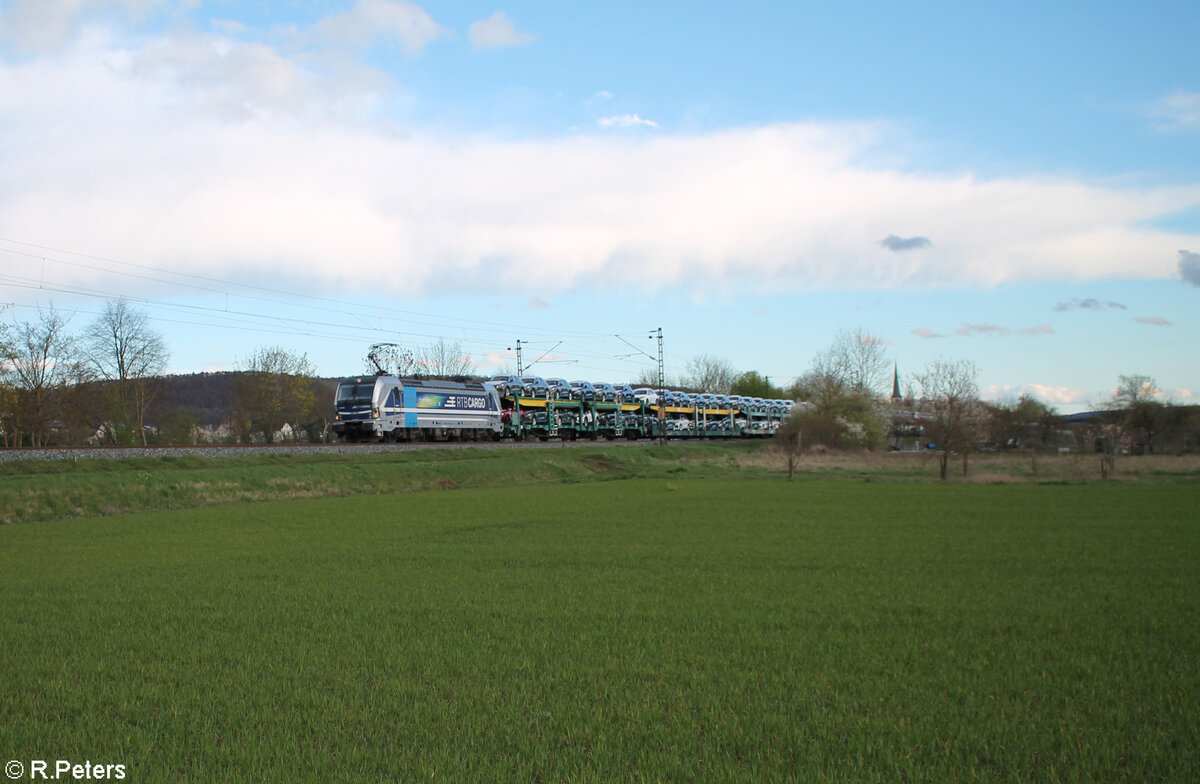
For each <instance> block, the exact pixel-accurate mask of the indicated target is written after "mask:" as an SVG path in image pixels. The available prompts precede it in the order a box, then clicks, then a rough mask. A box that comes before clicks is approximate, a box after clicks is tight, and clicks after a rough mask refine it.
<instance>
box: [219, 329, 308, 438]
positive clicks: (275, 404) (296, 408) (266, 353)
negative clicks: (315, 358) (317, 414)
mask: <svg viewBox="0 0 1200 784" xmlns="http://www.w3.org/2000/svg"><path fill="white" fill-rule="evenodd" d="M241 370H242V376H241V378H240V381H239V383H238V389H237V392H238V401H237V406H236V408H237V411H238V414H239V416H241V417H242V418H243V419H244V420H245V421H246V422H247V423H249V427H250V428H251V429H253V430H254V431H255V432H258V433H261V434H262V437H263V439H264V440H265V441H266V442H267V443H272V442H273V441H274V440H275V434H276V433H277V432H279V431H280V429H281V428H282V427H283V425H284V423H287V422H288V421H289V420H290V421H291V422H292V423H294V424H296V425H298V424H300V423H301V422H304V421H305V420H307V419H308V418H309V417H311V415H312V412H313V408H314V406H315V405H316V397H315V395H314V392H313V375H314V373H315V371H314V369H313V366H312V365H311V364H310V363H309V361H308V355H307V354H295V353H292V352H290V351H288V350H286V349H284V348H281V347H279V346H264V347H261V348H259V349H257V350H256V351H255V352H254V353H253V354H251V355H250V357H249V358H248V359H247V360H246V362H245V364H244V366H243V367H242V368H241Z"/></svg>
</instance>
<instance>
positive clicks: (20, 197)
mask: <svg viewBox="0 0 1200 784" xmlns="http://www.w3.org/2000/svg"><path fill="white" fill-rule="evenodd" d="M129 2H130V3H133V0H129ZM37 7H38V6H37V5H36V4H29V3H21V4H17V5H15V6H13V8H14V10H13V11H10V12H8V13H6V14H5V15H4V17H3V22H4V25H5V27H4V33H5V34H6V35H11V34H13V33H14V32H15V31H16V21H14V20H17V10H21V9H26V10H28V9H35V8H37ZM29 13H33V11H29ZM17 21H19V20H17ZM488 21H489V22H493V23H495V22H497V21H499V22H506V21H507V20H505V19H504V18H503V16H502V15H501V16H500V17H499V18H498V17H496V16H493V17H492V19H491V20H488ZM81 24H84V22H80V21H78V20H72V26H73V27H72V29H76V28H78V27H79V25H81ZM509 24H511V23H509ZM493 27H494V28H496V29H499V28H500V27H503V25H500V24H493ZM486 29H487V28H484V30H485V32H486ZM214 30H217V31H218V32H210V33H202V32H199V31H196V30H193V29H186V30H183V31H181V32H177V33H162V34H158V35H154V36H147V37H145V38H144V39H140V40H139V39H136V38H133V37H130V36H118V35H113V34H112V32H111V31H108V30H106V29H104V28H99V27H95V28H87V30H86V31H85V32H83V33H79V34H78V35H76V36H74V37H71V36H70V35H69V34H68V33H65V32H58V33H55V35H54V36H51V37H52V38H54V40H55V41H56V42H57V46H56V47H51V46H49V44H47V45H46V46H45V47H44V48H43V50H42V51H41V52H39V53H37V54H34V55H28V56H24V57H22V58H21V59H20V61H19V62H18V61H14V60H0V147H3V149H5V150H7V151H9V152H8V154H6V155H4V156H3V157H0V228H2V229H3V231H2V232H0V236H7V237H8V238H10V239H17V240H21V241H25V242H33V243H38V244H43V245H49V246H52V247H59V248H66V249H69V250H74V251H81V252H85V253H90V254H95V255H102V256H109V257H115V258H120V259H122V260H125V261H130V262H136V263H142V264H153V265H154V266H157V267H164V268H170V269H174V270H179V271H184V272H203V273H205V274H208V275H213V276H217V277H231V278H244V277H245V276H246V275H247V272H248V271H252V272H253V274H254V275H255V276H257V277H259V278H265V279H271V280H276V279H287V280H290V281H307V282H310V283H311V284H313V285H318V286H321V287H322V289H323V290H325V291H334V290H336V291H343V292H354V291H376V292H383V293H390V294H394V295H398V296H415V295H419V294H422V293H427V292H431V291H459V290H489V291H490V290H503V289H506V288H508V289H510V290H520V289H521V288H522V286H523V283H522V281H524V280H525V279H526V278H527V276H528V275H529V271H530V270H535V269H536V270H538V271H539V272H538V283H539V286H540V287H542V289H543V290H544V291H546V292H547V293H548V294H553V293H555V292H556V291H564V290H569V289H572V288H581V287H589V286H597V285H599V286H609V287H621V286H629V287H636V288H638V289H641V288H644V287H649V288H651V289H660V290H661V289H668V288H678V287H679V286H681V285H682V286H684V287H685V288H688V289H693V290H706V291H723V290H727V289H728V287H730V286H739V287H744V286H757V287H762V288H769V289H772V290H788V289H790V290H804V289H807V290H812V289H823V288H833V287H839V288H858V289H871V288H877V289H883V288H889V287H925V288H938V287H959V286H994V285H997V284H1001V283H1006V282H1021V281H1041V280H1081V281H1082V280H1092V279H1112V278H1122V277H1139V278H1144V277H1157V278H1170V277H1175V276H1176V275H1179V274H1183V275H1184V277H1185V279H1187V278H1188V276H1189V275H1194V272H1193V270H1194V268H1195V267H1194V259H1192V257H1191V256H1189V257H1187V258H1184V259H1182V260H1180V262H1179V264H1178V267H1177V265H1176V264H1175V262H1174V261H1173V259H1174V258H1175V256H1176V253H1177V249H1178V248H1180V247H1189V246H1190V247H1196V246H1200V236H1196V235H1188V234H1182V233H1172V232H1167V231H1159V230H1155V229H1152V228H1147V227H1148V226H1150V225H1151V224H1152V222H1153V221H1154V220H1155V219H1156V218H1158V217H1161V216H1165V215H1170V214H1174V213H1178V212H1180V211H1182V210H1186V209H1191V208H1194V207H1196V206H1197V205H1200V184H1195V185H1189V186H1177V187H1162V188H1150V189H1146V188H1124V187H1117V186H1112V185H1109V186H1100V185H1095V184H1091V183H1087V182H1083V181H1079V180H1072V179H1065V178H1055V179H1051V178H1046V177H1028V178H990V179H988V178H981V177H977V176H975V175H972V174H970V173H962V172H950V173H936V172H932V173H931V172H928V171H925V170H920V171H918V170H916V167H915V166H914V170H913V171H907V170H905V169H903V168H897V166H896V160H897V157H896V156H897V153H896V149H900V148H901V147H902V146H903V145H897V146H896V147H895V148H893V147H892V146H891V145H890V140H889V136H888V132H887V129H886V128H884V127H881V126H879V125H877V124H871V123H861V124H859V123H817V122H795V123H784V124H776V125H769V126H756V127H742V128H732V129H727V130H722V131H714V132H707V133H694V134H690V135H683V134H675V133H670V132H664V131H663V130H662V129H661V128H660V129H658V131H657V132H655V133H653V134H610V133H605V132H603V130H602V129H597V130H595V132H593V133H566V132H564V135H562V136H560V137H557V138H535V139H516V140H514V139H511V138H505V137H491V136H489V135H487V134H479V135H466V134H461V135H458V136H447V135H446V134H445V133H440V132H438V133H435V132H432V131H429V130H426V129H425V128H423V127H421V126H420V125H419V124H409V125H405V126H400V125H398V124H397V123H396V122H395V121H394V120H393V119H392V115H391V114H390V112H389V108H390V107H392V106H394V104H395V103H396V102H397V101H403V100H404V98H403V96H404V91H403V89H402V87H400V86H399V85H397V84H396V77H395V76H393V75H392V74H389V73H385V72H383V71H380V70H377V69H374V68H372V67H371V66H369V65H367V64H366V61H365V60H364V59H361V58H360V59H357V60H356V59H355V58H353V57H350V56H348V54H347V51H348V50H346V49H345V48H344V47H348V46H368V47H393V48H397V49H398V50H399V51H400V52H401V53H403V54H404V55H405V56H407V57H418V56H420V55H421V53H422V51H423V50H424V49H425V48H426V47H428V46H429V45H430V44H431V42H433V41H437V40H440V39H443V38H447V37H448V31H446V30H445V29H444V28H442V27H441V26H440V25H438V24H437V23H436V22H434V21H433V20H432V19H430V18H429V17H428V15H426V14H425V13H424V11H422V10H421V9H420V8H419V7H417V6H415V5H412V4H411V3H405V2H398V1H397V0H359V2H357V3H355V4H354V5H353V6H351V7H350V9H349V10H347V11H345V12H343V13H340V14H337V15H333V16H330V17H327V18H326V19H323V20H320V21H318V22H316V23H314V24H312V25H311V26H310V27H309V28H307V29H304V30H298V31H293V34H292V36H291V37H290V38H287V40H286V41H284V42H277V41H274V40H267V39H263V40H248V36H246V35H245V34H244V33H242V34H238V32H239V31H238V28H237V27H236V26H230V25H223V26H222V25H216V26H214ZM220 31H224V32H220ZM480 35H483V36H484V37H483V39H482V40H492V41H499V40H502V39H503V38H504V36H503V35H498V36H497V37H495V38H492V39H487V38H486V35H484V34H483V33H480ZM55 36H57V37H55ZM64 37H65V39H66V41H67V42H66V43H63V41H64ZM600 123H601V125H604V126H607V127H609V128H622V127H638V126H648V127H656V123H655V122H654V121H652V120H646V119H644V118H642V117H641V116H639V115H637V114H632V115H614V116H612V117H607V118H603V119H602V120H601V121H600ZM873 160H888V161H889V164H888V165H887V166H882V165H872V163H871V161H873ZM918 225H919V226H921V227H922V229H923V230H925V231H926V232H928V235H929V236H935V237H937V238H938V242H937V244H936V246H935V245H934V244H933V243H932V242H930V241H929V239H928V237H926V236H919V237H909V238H903V237H900V236H898V235H895V234H892V233H891V230H892V229H893V228H894V227H896V226H918ZM879 237H887V239H885V240H883V241H882V242H881V241H880V240H879ZM917 249H919V250H920V252H919V253H917V252H901V251H912V250H917ZM1193 255H1194V254H1193ZM79 274H80V279H79V281H78V282H79V283H80V284H81V285H82V284H84V283H86V282H87V280H86V279H87V277H88V275H89V274H90V273H88V272H86V271H81V272H80V273H79ZM97 274H98V273H97ZM1073 302H1085V301H1082V300H1080V301H1073ZM1065 304H1067V303H1064V305H1065ZM1075 306H1077V307H1086V306H1084V305H1082V304H1080V305H1075ZM976 326H978V325H976ZM971 331H972V332H974V333H979V332H981V330H979V329H975V328H974V327H972V328H971Z"/></svg>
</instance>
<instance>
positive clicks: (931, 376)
mask: <svg viewBox="0 0 1200 784" xmlns="http://www.w3.org/2000/svg"><path fill="white" fill-rule="evenodd" d="M978 378H979V368H978V366H977V365H976V364H975V363H974V362H972V361H971V360H969V359H958V360H951V359H935V360H933V361H932V362H930V363H929V364H928V365H926V366H925V369H924V370H923V371H922V372H921V373H920V374H919V375H918V376H917V384H918V386H920V388H921V401H920V413H921V415H922V423H923V424H924V426H925V432H926V434H927V435H928V437H929V439H930V440H932V441H933V442H934V443H935V444H937V445H938V448H939V449H940V450H941V452H940V456H941V460H940V472H941V478H942V479H945V478H946V474H947V466H948V461H949V459H950V453H951V452H958V453H960V454H961V455H962V458H963V475H964V476H966V473H967V457H968V455H969V454H970V452H971V450H972V449H974V448H975V447H976V445H977V444H978V442H979V439H980V437H981V434H982V432H983V429H982V426H983V421H984V417H983V409H982V404H981V403H980V400H979V384H978V381H977V379H978Z"/></svg>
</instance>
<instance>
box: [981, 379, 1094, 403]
mask: <svg viewBox="0 0 1200 784" xmlns="http://www.w3.org/2000/svg"><path fill="white" fill-rule="evenodd" d="M979 394H980V397H982V398H983V399H984V400H1006V399H1013V398H1018V397H1020V396H1021V395H1032V396H1033V397H1035V398H1037V399H1038V400H1040V401H1042V402H1043V403H1046V404H1048V405H1052V406H1057V405H1071V404H1077V403H1087V402H1088V394H1087V392H1085V391H1084V390H1082V389H1078V388H1074V387H1060V386H1053V385H1049V384H1022V385H1020V386H1009V385H1008V384H1003V385H1000V384H992V385H991V386H987V387H984V388H982V389H980V390H979Z"/></svg>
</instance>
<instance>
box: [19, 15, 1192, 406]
mask: <svg viewBox="0 0 1200 784" xmlns="http://www.w3.org/2000/svg"><path fill="white" fill-rule="evenodd" d="M1198 36H1200V4H1197V3H1195V2H1183V1H1181V2H1154V0H1149V1H1148V2H1142V3H1137V4H1132V3H1127V2H1103V1H1102V0H1089V1H1088V2H1053V3H1046V2H1019V1H1018V2H1010V3H961V2H944V3H936V2H933V3H922V2H916V3H904V4H897V3H884V2H845V3H810V2H758V3H747V4H732V3H724V4H717V3H711V2H687V3H684V2H656V3H645V2H624V1H623V0H614V1H611V2H604V3H585V2H570V1H568V0H558V1H557V2H505V3H502V4H500V5H496V4H491V3H489V4H480V3H477V2H470V1H469V0H465V1H462V2H446V1H445V0H430V1H429V2H423V3H414V2H406V1H405V0H357V1H350V2H332V0H290V1H282V0H281V1H279V2H267V1H266V0H241V1H239V2H233V0H208V1H205V0H0V304H2V305H5V306H7V307H6V309H5V311H4V313H3V314H0V318H3V319H7V320H9V321H10V322H11V321H28V320H33V319H36V318H37V317H38V311H39V309H41V310H42V311H45V310H47V309H49V308H51V307H52V308H54V309H55V310H56V311H58V312H60V313H63V314H66V315H68V316H69V317H70V322H69V324H70V328H71V329H74V330H78V331H82V330H83V328H84V327H85V326H86V325H87V324H88V323H89V322H91V321H92V320H94V319H95V318H96V317H97V315H98V314H99V313H100V311H101V310H102V309H103V307H104V304H105V302H106V300H112V299H117V298H124V299H127V300H128V301H129V303H130V304H131V305H133V306H134V307H136V308H138V309H141V310H143V311H145V312H146V313H147V314H148V316H149V317H150V319H151V324H152V326H153V327H154V328H155V329H157V330H158V331H159V332H160V333H161V334H162V335H163V338H164V340H165V342H166V344H167V347H168V349H169V350H170V352H171V360H170V366H169V369H170V371H171V372H176V373H190V372H202V371H222V370H231V369H236V368H238V367H240V366H243V365H244V363H245V362H246V361H247V360H248V358H249V357H250V356H251V354H252V353H253V352H254V351H255V350H256V349H258V348H260V347H265V346H280V347H283V348H285V349H287V350H289V351H293V352H296V353H303V354H305V355H306V356H307V357H308V359H309V360H310V362H311V363H312V364H313V366H314V367H315V369H316V370H317V372H319V373H320V374H321V375H325V376H346V375H354V374H358V373H362V372H364V371H365V370H366V367H367V366H366V363H365V357H366V355H367V353H368V351H369V349H370V346H371V345H372V344H375V343H384V342H391V343H397V344H400V345H403V346H406V347H409V348H413V349H419V348H420V347H422V346H428V345H430V344H432V343H434V342H436V341H438V340H445V341H449V342H457V343H459V344H460V345H461V346H462V348H463V349H464V350H466V351H469V352H470V353H471V357H472V360H473V362H474V363H475V364H476V366H477V368H478V369H479V372H480V373H484V374H491V373H499V372H506V371H507V372H511V371H512V370H515V365H516V361H515V360H516V358H515V354H514V351H513V349H514V348H515V347H516V345H517V341H518V340H519V341H521V346H522V355H523V361H524V364H525V365H526V366H527V367H528V372H529V373H531V374H538V375H542V376H546V377H551V376H558V377H566V378H568V379H585V380H591V381H611V382H624V381H629V380H632V379H634V378H636V377H637V376H639V375H641V374H643V373H645V372H647V371H650V370H652V369H653V368H654V367H655V360H656V358H657V341H656V340H655V339H654V338H653V337H652V336H653V335H655V334H656V331H657V330H658V329H660V328H661V329H662V334H663V350H664V355H665V359H666V367H667V373H668V376H669V377H677V376H679V375H681V374H682V373H683V372H684V371H685V370H686V366H687V363H688V361H689V360H690V359H691V358H693V357H696V356H699V355H704V354H707V355H710V356H714V357H719V358H723V359H726V360H727V361H728V362H729V363H730V364H731V365H732V366H733V367H735V368H736V369H738V370H757V371H758V372H760V373H762V374H764V375H766V376H768V377H769V378H770V379H771V380H772V381H773V382H776V383H779V384H787V383H789V382H790V381H791V380H793V379H794V378H796V377H797V376H800V375H802V374H803V373H804V372H805V371H806V370H808V368H809V367H810V365H811V362H812V360H813V357H814V356H815V355H816V354H817V353H818V352H820V351H822V350H824V349H826V348H828V347H829V346H830V345H831V344H832V343H833V342H834V340H835V339H836V338H837V336H838V334H839V333H843V332H853V331H861V332H862V333H863V334H866V335H869V336H871V338H872V339H873V340H876V341H878V342H879V343H880V344H881V345H882V346H883V347H884V349H885V352H886V355H887V358H888V360H889V362H894V363H895V365H896V367H897V368H898V369H899V373H900V376H901V382H902V384H903V385H907V383H908V382H909V381H910V380H911V379H912V377H913V375H915V374H917V373H919V372H920V371H921V370H922V369H923V368H924V367H925V366H926V364H927V363H929V362H931V361H933V360H934V359H938V358H946V359H969V360H972V361H974V362H975V363H976V365H977V366H978V368H979V370H980V375H979V384H980V388H981V391H982V393H983V395H984V396H985V397H987V398H989V399H994V400H1005V399H1015V398H1016V397H1017V396H1019V395H1022V394H1032V395H1034V396H1035V397H1037V398H1039V399H1040V400H1042V401H1043V402H1046V403H1049V404H1051V405H1053V406H1055V407H1056V408H1058V409H1059V410H1060V411H1062V412H1064V413H1072V412H1076V411H1081V410H1088V409H1090V408H1093V407H1096V406H1099V405H1102V404H1103V401H1105V400H1106V399H1108V398H1109V397H1110V396H1111V394H1112V391H1113V389H1114V388H1115V387H1116V385H1117V383H1118V380H1119V377H1120V376H1121V375H1132V374H1141V375H1146V376H1150V377H1152V378H1154V379H1155V380H1156V381H1157V383H1158V385H1159V387H1160V388H1161V389H1162V395H1163V398H1164V399H1165V400H1170V401H1173V402H1177V403H1196V402H1200V401H1198V400H1197V396H1200V362H1198V361H1197V356H1198V354H1197V350H1196V345H1197V338H1198V337H1200V315H1198V314H1200V307H1198V306H1200V57H1197V56H1196V49H1195V41H1196V40H1197V37H1198ZM531 363H532V364H531Z"/></svg>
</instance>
